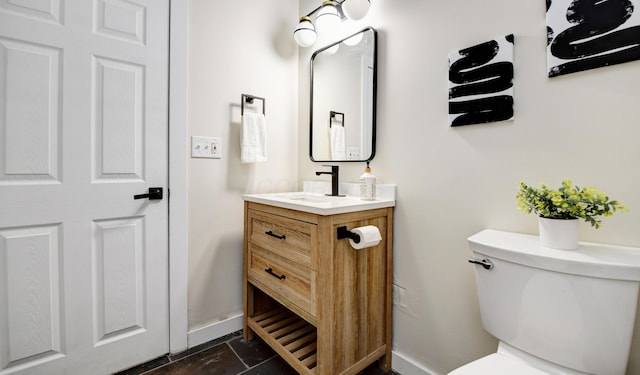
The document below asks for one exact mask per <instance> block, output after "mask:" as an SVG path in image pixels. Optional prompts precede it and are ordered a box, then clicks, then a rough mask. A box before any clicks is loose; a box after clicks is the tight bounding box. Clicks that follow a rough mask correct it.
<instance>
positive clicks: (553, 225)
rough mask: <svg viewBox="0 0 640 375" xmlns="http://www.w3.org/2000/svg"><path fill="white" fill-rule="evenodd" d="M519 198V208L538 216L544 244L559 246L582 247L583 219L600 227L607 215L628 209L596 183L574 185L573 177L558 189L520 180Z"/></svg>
mask: <svg viewBox="0 0 640 375" xmlns="http://www.w3.org/2000/svg"><path fill="white" fill-rule="evenodd" d="M516 201H517V203H518V209H519V210H521V211H524V212H526V213H532V212H534V213H535V214H536V215H538V217H539V228H540V242H541V244H542V245H543V246H547V247H554V248H558V249H576V248H577V247H578V220H579V219H583V220H584V221H586V222H587V223H589V224H591V226H593V227H595V228H596V229H597V228H599V227H600V225H601V224H602V217H603V216H611V215H613V214H614V213H615V212H616V211H621V212H624V211H627V208H626V207H625V206H623V205H622V204H621V203H620V202H619V201H617V200H610V199H609V197H608V196H607V194H606V193H604V192H602V191H600V190H598V189H596V188H594V187H593V186H588V187H582V188H581V187H579V186H573V182H572V181H571V180H565V181H562V185H561V186H560V188H558V189H557V190H554V189H550V188H549V187H548V186H547V185H545V184H541V185H540V187H537V188H535V187H532V186H529V185H527V184H525V183H524V182H520V185H519V189H518V194H517V195H516Z"/></svg>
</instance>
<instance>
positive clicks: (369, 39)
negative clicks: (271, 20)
mask: <svg viewBox="0 0 640 375" xmlns="http://www.w3.org/2000/svg"><path fill="white" fill-rule="evenodd" d="M376 34H377V33H376V31H375V29H373V28H371V27H369V28H366V29H364V30H362V31H360V32H358V33H356V34H354V35H352V36H350V37H347V38H345V39H344V40H341V41H339V42H337V43H335V44H332V45H329V46H327V47H325V48H323V49H320V50H318V51H316V52H315V53H314V54H313V56H311V105H310V107H311V117H310V124H311V129H310V157H311V160H312V161H317V162H326V161H369V160H371V159H373V156H374V155H375V135H376V130H375V126H376V115H375V114H376V50H377V40H376V38H377V35H376Z"/></svg>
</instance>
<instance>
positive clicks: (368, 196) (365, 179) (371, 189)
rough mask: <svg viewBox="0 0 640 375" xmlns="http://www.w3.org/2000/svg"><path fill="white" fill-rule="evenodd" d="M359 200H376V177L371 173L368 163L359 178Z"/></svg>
mask: <svg viewBox="0 0 640 375" xmlns="http://www.w3.org/2000/svg"><path fill="white" fill-rule="evenodd" d="M360 199H362V200H364V201H373V200H375V199H376V176H374V175H373V174H372V173H371V168H369V162H367V167H366V168H365V169H364V173H363V174H362V175H361V176H360Z"/></svg>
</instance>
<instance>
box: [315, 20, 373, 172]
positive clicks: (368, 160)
mask: <svg viewBox="0 0 640 375" xmlns="http://www.w3.org/2000/svg"><path fill="white" fill-rule="evenodd" d="M365 31H372V32H373V93H372V94H373V95H372V96H373V97H372V105H371V110H372V112H373V113H372V114H371V127H372V129H371V155H370V156H369V158H368V159H358V160H315V159H314V158H313V60H315V58H316V55H318V54H319V53H321V52H322V51H325V50H327V49H329V48H331V47H333V46H335V45H337V44H340V43H342V42H344V41H345V40H347V39H349V38H351V37H353V36H355V35H357V34H360V33H363V32H365ZM310 71H311V72H310V74H311V87H310V89H309V91H310V96H309V98H310V100H309V159H311V161H312V162H318V163H327V162H349V163H352V162H357V163H361V162H370V161H371V160H373V157H374V156H376V127H377V115H376V112H377V103H378V32H377V31H376V29H374V28H373V27H371V26H369V27H365V28H364V29H362V30H360V31H358V32H356V33H353V34H351V35H349V36H348V37H346V38H344V39H341V40H339V41H337V42H335V43H333V44H329V45H328V46H326V47H323V48H321V49H319V50H317V51H315V52H314V53H313V55H311V64H310Z"/></svg>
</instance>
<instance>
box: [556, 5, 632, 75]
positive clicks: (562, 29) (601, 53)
mask: <svg viewBox="0 0 640 375" xmlns="http://www.w3.org/2000/svg"><path fill="white" fill-rule="evenodd" d="M546 2H547V66H548V73H549V77H556V76H559V75H562V74H569V73H575V72H580V71H583V70H588V69H595V68H600V67H603V66H608V65H613V64H621V63H625V62H629V61H633V60H638V59H640V9H638V6H639V5H640V0H546Z"/></svg>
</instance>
